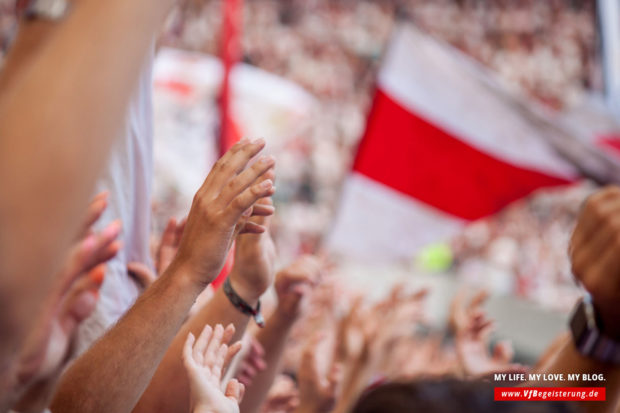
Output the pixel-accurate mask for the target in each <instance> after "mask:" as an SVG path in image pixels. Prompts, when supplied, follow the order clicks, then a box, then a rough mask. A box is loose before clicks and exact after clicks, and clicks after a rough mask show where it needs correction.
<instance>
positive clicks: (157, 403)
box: [134, 288, 255, 413]
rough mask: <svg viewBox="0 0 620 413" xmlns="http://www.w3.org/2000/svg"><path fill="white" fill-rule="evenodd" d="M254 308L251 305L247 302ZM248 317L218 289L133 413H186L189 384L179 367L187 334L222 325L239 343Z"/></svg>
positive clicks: (183, 333) (186, 328) (182, 332)
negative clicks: (232, 330)
mask: <svg viewBox="0 0 620 413" xmlns="http://www.w3.org/2000/svg"><path fill="white" fill-rule="evenodd" d="M248 303H249V304H251V305H255V301H254V302H250V301H249V302H248ZM248 321H249V317H248V316H247V315H245V314H243V313H241V312H240V311H239V310H238V309H236V308H235V307H234V306H233V305H232V304H231V303H230V301H229V300H228V298H227V297H226V295H225V294H224V291H223V289H222V288H219V289H218V290H217V291H216V292H215V294H214V295H213V298H211V300H210V301H209V302H208V303H207V304H206V305H205V306H204V307H203V308H202V309H201V310H200V311H199V312H198V313H197V314H196V315H195V316H194V317H192V318H191V319H189V320H188V321H187V322H186V323H185V324H184V325H183V327H182V328H181V330H180V331H179V333H178V334H177V336H176V337H175V339H174V341H173V343H172V345H171V346H170V348H169V349H168V351H167V352H166V355H165V356H164V359H163V360H162V362H161V363H160V365H159V367H158V369H157V372H156V373H155V376H154V377H153V380H152V381H151V383H150V385H149V387H148V389H147V390H146V391H145V392H144V395H143V396H142V398H141V399H140V402H139V403H138V405H137V406H136V408H135V409H134V413H156V412H162V413H177V412H178V413H187V412H188V411H189V408H190V406H189V381H188V378H187V372H186V371H185V367H184V366H183V361H182V357H181V356H182V352H183V344H184V343H185V340H186V338H187V335H188V334H189V333H190V332H191V333H193V334H194V335H195V336H196V337H198V335H199V334H200V332H201V331H202V329H203V328H204V326H205V325H207V324H208V325H211V326H215V325H216V324H218V323H219V324H222V325H223V326H227V325H228V324H233V325H234V326H235V336H234V337H233V339H232V340H231V342H235V341H237V340H239V339H240V338H241V337H242V336H243V333H244V332H245V329H246V327H247V324H248Z"/></svg>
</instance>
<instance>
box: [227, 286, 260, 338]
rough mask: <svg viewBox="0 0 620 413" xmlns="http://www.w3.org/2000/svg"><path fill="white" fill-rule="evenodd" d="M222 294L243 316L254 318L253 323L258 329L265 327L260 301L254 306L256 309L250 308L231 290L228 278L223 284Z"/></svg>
mask: <svg viewBox="0 0 620 413" xmlns="http://www.w3.org/2000/svg"><path fill="white" fill-rule="evenodd" d="M224 294H226V297H228V300H229V301H230V303H231V304H232V305H233V306H234V307H235V308H236V309H237V310H239V311H241V312H242V313H243V314H246V315H249V316H251V317H252V318H254V321H255V322H256V324H257V325H258V326H259V327H265V319H264V318H263V315H262V314H261V312H260V300H258V304H256V308H255V309H254V308H252V306H250V305H249V304H248V303H246V302H245V301H244V300H243V298H241V297H239V294H237V292H236V291H235V290H234V289H233V288H232V285H230V278H226V281H225V282H224Z"/></svg>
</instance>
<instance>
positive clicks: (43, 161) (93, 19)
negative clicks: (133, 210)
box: [0, 0, 172, 339]
mask: <svg viewBox="0 0 620 413" xmlns="http://www.w3.org/2000/svg"><path fill="white" fill-rule="evenodd" d="M170 4H172V0H157V1H156V2H152V1H147V0H136V1H125V0H108V1H105V2H101V1H94V0H85V1H82V2H80V3H79V4H76V5H75V8H74V10H73V12H72V13H71V14H70V15H69V16H68V18H67V19H66V21H64V22H63V23H62V24H61V25H60V26H59V27H58V28H57V30H54V33H53V35H51V36H49V39H48V40H47V41H46V42H45V44H44V45H43V46H42V47H41V50H40V51H39V52H37V53H36V54H35V55H34V56H31V57H30V58H28V60H27V65H24V66H25V67H22V68H20V69H19V70H18V71H16V72H15V73H14V76H12V79H11V82H10V83H9V84H6V85H5V88H4V90H2V94H1V96H0V136H1V137H2V138H1V139H0V182H1V184H0V187H1V192H2V194H3V196H2V197H0V217H1V218H0V228H2V231H0V285H1V286H2V288H3V290H5V291H7V290H10V291H12V293H13V294H12V295H13V296H16V297H19V302H18V301H15V308H14V309H13V310H14V311H13V314H15V317H22V318H24V323H23V326H24V327H23V329H24V330H26V329H27V328H28V327H29V325H28V323H27V318H28V317H26V316H25V315H26V314H30V313H31V309H32V308H33V306H35V305H36V304H37V303H38V302H40V298H41V296H42V295H43V294H44V293H45V292H47V291H49V286H50V282H51V280H50V279H51V275H52V274H54V273H55V272H56V271H55V270H56V269H57V268H58V267H59V265H60V259H59V257H61V256H62V254H63V253H64V251H66V249H67V247H68V245H69V243H70V241H71V239H72V238H73V237H74V236H75V234H76V232H77V230H78V226H79V224H80V222H81V220H80V219H79V217H80V216H82V215H83V210H84V206H85V205H86V204H87V200H88V198H89V197H90V196H91V195H92V190H93V187H94V182H95V179H96V177H97V176H98V174H99V172H100V170H101V169H102V168H103V165H104V164H105V162H106V159H107V154H108V151H109V148H110V146H111V144H112V142H113V141H114V139H115V137H116V136H118V133H119V131H120V130H121V126H122V124H123V122H124V119H125V110H126V107H127V103H128V101H129V97H130V94H131V93H132V92H133V90H134V89H135V84H136V80H137V79H138V75H139V73H140V69H141V68H142V66H143V64H144V59H145V56H146V53H147V51H148V50H149V47H150V46H151V44H152V38H153V35H154V33H155V30H156V29H157V27H158V26H159V25H160V22H161V21H162V20H163V18H164V15H165V13H166V11H167V9H168V8H169V6H170ZM7 64H9V65H10V64H11V62H10V60H9V62H7ZM42 228H43V229H44V230H43V231H42V230H41V229H42ZM33 234H37V235H36V236H33ZM25 245H27V246H28V247H27V248H25V247H24V246H25ZM32 257H36V259H32ZM18 274H19V277H17V275H18ZM16 278H19V282H17V281H14V280H15V279H16ZM22 286H27V288H26V287H22ZM33 286H37V288H33ZM27 310H30V311H27ZM10 336H11V337H13V338H15V339H18V338H19V337H20V336H21V334H20V332H19V331H17V332H15V334H11V335H10Z"/></svg>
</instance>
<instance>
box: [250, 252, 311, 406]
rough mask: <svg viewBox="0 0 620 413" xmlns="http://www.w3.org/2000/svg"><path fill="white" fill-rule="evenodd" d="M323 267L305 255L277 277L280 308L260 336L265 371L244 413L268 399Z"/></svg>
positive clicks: (258, 377)
mask: <svg viewBox="0 0 620 413" xmlns="http://www.w3.org/2000/svg"><path fill="white" fill-rule="evenodd" d="M320 273H321V266H320V264H319V261H318V259H317V258H315V257H313V256H310V255H305V256H302V257H300V258H299V259H297V260H296V261H294V262H293V263H292V264H291V265H289V266H288V267H286V268H285V269H283V270H282V271H280V272H279V273H278V274H277V275H276V281H275V288H276V293H277V295H278V306H277V307H276V310H275V311H274V313H273V314H272V316H271V317H269V319H267V322H266V325H265V328H263V329H261V330H260V331H259V332H258V333H257V334H256V339H257V341H258V342H259V343H260V344H261V346H262V348H263V349H264V354H263V360H264V362H265V364H266V366H265V368H264V369H262V370H260V371H257V372H256V374H255V376H254V377H253V378H252V384H251V385H249V386H248V387H247V388H246V392H245V397H244V399H243V402H242V403H241V410H242V411H243V413H255V412H258V411H260V407H261V406H262V404H263V402H264V401H265V399H266V398H267V393H268V392H269V389H270V388H271V386H272V384H273V382H274V380H275V378H276V376H277V375H278V373H279V372H280V369H281V361H282V356H283V354H284V350H285V346H286V343H287V341H288V338H289V335H290V333H291V329H292V327H293V324H294V323H295V321H296V320H297V319H298V317H299V315H300V308H301V305H302V300H303V298H304V296H306V295H307V293H308V292H309V289H310V287H312V286H314V285H316V284H317V283H318V281H319V277H320Z"/></svg>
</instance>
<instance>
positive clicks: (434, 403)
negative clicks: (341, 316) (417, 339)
mask: <svg viewBox="0 0 620 413" xmlns="http://www.w3.org/2000/svg"><path fill="white" fill-rule="evenodd" d="M579 411H581V410H579V409H578V408H577V406H576V405H575V404H569V403H566V402H550V401H531V402H530V401H526V402H503V401H502V402H496V401H494V400H493V386H492V385H491V384H489V383H484V382H480V381H462V380H454V379H450V380H434V381H415V382H411V383H389V384H384V385H381V386H379V387H377V388H375V389H372V390H370V391H368V392H367V393H365V394H364V395H362V397H361V398H360V399H359V400H358V402H357V404H356V405H355V407H354V408H353V410H352V413H400V412H403V413H410V412H411V413H414V412H423V413H454V412H459V413H479V412H501V413H513V412H515V413H516V412H519V413H520V412H527V413H539V412H540V413H548V412H551V413H569V412H570V413H572V412H579Z"/></svg>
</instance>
